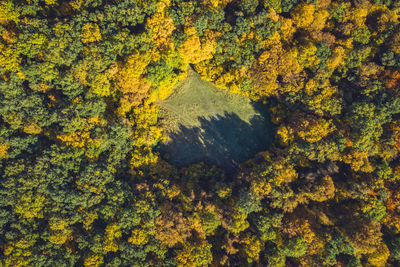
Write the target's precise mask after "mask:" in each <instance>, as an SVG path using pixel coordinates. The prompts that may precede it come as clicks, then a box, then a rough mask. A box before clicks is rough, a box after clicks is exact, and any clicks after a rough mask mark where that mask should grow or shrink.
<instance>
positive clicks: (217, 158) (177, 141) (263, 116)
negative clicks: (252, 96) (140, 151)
mask: <svg viewBox="0 0 400 267" xmlns="http://www.w3.org/2000/svg"><path fill="white" fill-rule="evenodd" d="M254 108H255V109H256V110H258V112H259V113H260V115H254V116H253V117H252V118H251V119H250V123H247V122H245V121H243V120H242V119H240V118H239V117H238V116H237V115H236V114H233V113H227V112H225V114H223V115H217V116H214V117H212V118H205V117H199V118H198V119H199V122H200V124H201V126H200V127H193V128H188V127H185V126H183V125H180V126H179V131H177V132H175V133H171V134H169V137H170V140H169V141H168V142H167V143H162V144H160V145H159V148H158V150H159V151H160V153H161V156H162V157H163V158H164V159H165V160H166V161H168V162H169V163H171V164H173V165H175V166H177V167H184V166H187V165H190V164H193V163H197V162H201V161H204V162H205V163H207V164H210V165H216V166H218V167H220V168H223V169H225V170H227V171H235V170H236V168H237V165H238V163H241V162H243V161H246V160H248V159H250V158H252V157H253V156H254V155H255V154H257V153H258V152H260V151H263V150H266V149H267V148H268V145H269V144H270V143H271V142H272V139H273V126H272V123H271V122H270V121H269V116H268V114H267V112H266V108H265V106H264V105H261V104H254Z"/></svg>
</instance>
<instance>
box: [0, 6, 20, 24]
mask: <svg viewBox="0 0 400 267" xmlns="http://www.w3.org/2000/svg"><path fill="white" fill-rule="evenodd" d="M10 21H14V22H15V23H18V22H19V14H18V13H17V12H16V11H15V9H14V5H13V2H12V1H1V2H0V24H1V25H6V24H7V23H9V22H10Z"/></svg>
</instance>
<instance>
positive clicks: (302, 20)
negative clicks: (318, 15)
mask: <svg viewBox="0 0 400 267" xmlns="http://www.w3.org/2000/svg"><path fill="white" fill-rule="evenodd" d="M314 11H315V7H314V5H310V4H300V5H297V6H296V7H295V8H294V10H293V11H292V13H291V14H292V18H293V22H294V23H295V24H296V25H297V27H299V28H306V27H307V26H309V25H310V24H311V23H312V22H313V21H314Z"/></svg>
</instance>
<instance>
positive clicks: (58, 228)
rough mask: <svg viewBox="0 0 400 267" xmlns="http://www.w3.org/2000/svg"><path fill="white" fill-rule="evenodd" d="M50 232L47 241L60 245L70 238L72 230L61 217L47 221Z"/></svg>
mask: <svg viewBox="0 0 400 267" xmlns="http://www.w3.org/2000/svg"><path fill="white" fill-rule="evenodd" d="M49 226H50V230H51V234H50V236H49V241H50V242H51V243H53V244H57V245H62V244H64V243H65V242H67V241H68V240H72V230H71V229H70V228H69V225H68V223H67V221H66V220H64V219H61V218H51V219H50V221H49Z"/></svg>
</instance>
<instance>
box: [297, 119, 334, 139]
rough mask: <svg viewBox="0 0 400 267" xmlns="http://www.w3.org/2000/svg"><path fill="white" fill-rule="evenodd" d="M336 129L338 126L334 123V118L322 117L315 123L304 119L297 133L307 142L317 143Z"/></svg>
mask: <svg viewBox="0 0 400 267" xmlns="http://www.w3.org/2000/svg"><path fill="white" fill-rule="evenodd" d="M335 130H336V127H335V126H334V125H333V123H332V120H325V119H323V118H321V119H318V120H317V121H315V122H314V123H310V121H307V120H304V121H303V122H302V124H301V126H300V129H299V131H296V134H297V135H298V136H299V137H300V138H302V139H303V140H305V141H307V142H310V143H315V142H318V141H320V140H321V139H322V138H324V137H325V136H327V135H328V134H330V133H332V132H334V131H335Z"/></svg>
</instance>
